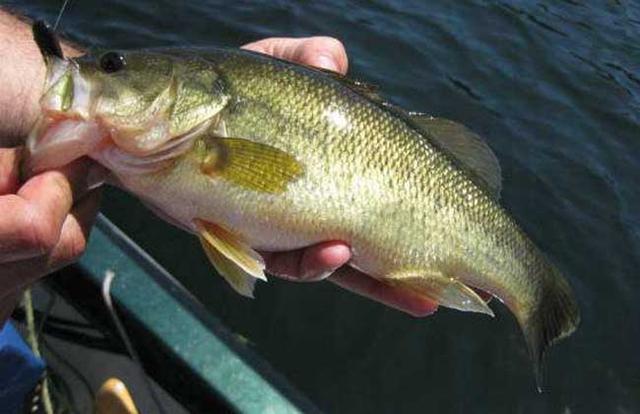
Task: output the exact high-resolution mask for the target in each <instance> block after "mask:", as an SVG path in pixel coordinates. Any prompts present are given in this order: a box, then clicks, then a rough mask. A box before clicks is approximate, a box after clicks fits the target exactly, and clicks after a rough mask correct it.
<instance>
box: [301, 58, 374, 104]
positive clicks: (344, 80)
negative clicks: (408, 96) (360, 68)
mask: <svg viewBox="0 0 640 414" xmlns="http://www.w3.org/2000/svg"><path fill="white" fill-rule="evenodd" d="M309 67H310V68H312V69H315V70H318V71H320V72H322V73H325V74H327V75H329V76H331V77H332V78H333V79H335V80H336V81H338V82H340V83H341V84H342V85H343V86H346V87H347V88H349V89H351V90H352V91H354V92H357V93H359V94H361V95H364V96H366V97H367V98H369V99H371V100H373V101H376V102H378V103H381V104H384V100H383V99H382V97H381V96H380V95H379V94H378V87H377V86H376V85H372V84H370V83H367V82H363V81H361V80H357V79H353V78H350V77H348V76H345V75H343V74H342V73H339V72H335V71H332V70H329V69H323V68H317V67H315V66H309Z"/></svg>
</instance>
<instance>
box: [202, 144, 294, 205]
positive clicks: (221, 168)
mask: <svg viewBox="0 0 640 414" xmlns="http://www.w3.org/2000/svg"><path fill="white" fill-rule="evenodd" d="M204 145H205V146H206V148H204V149H203V152H202V153H203V155H202V160H201V164H200V170H201V171H202V172H203V173H204V174H207V175H209V176H211V177H212V178H221V179H223V180H226V181H229V182H231V183H233V184H236V185H239V186H242V187H245V188H248V189H251V190H255V191H260V192H265V193H274V194H278V193H282V192H284V191H285V190H286V188H287V186H288V185H289V184H290V183H291V182H293V181H295V180H296V179H297V178H298V177H300V176H301V175H302V173H303V171H304V169H303V167H302V165H301V164H300V163H299V162H298V161H297V160H296V159H295V158H294V157H293V156H292V155H291V154H288V153H286V152H284V151H282V150H280V149H278V148H275V147H272V146H270V145H266V144H261V143H258V142H253V141H250V140H247V139H242V138H220V137H212V138H210V139H207V140H206V141H205V143H204Z"/></svg>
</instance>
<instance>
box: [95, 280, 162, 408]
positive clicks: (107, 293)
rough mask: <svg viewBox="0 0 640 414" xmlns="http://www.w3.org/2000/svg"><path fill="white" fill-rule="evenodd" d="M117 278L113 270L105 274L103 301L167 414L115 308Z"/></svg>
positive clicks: (152, 391)
mask: <svg viewBox="0 0 640 414" xmlns="http://www.w3.org/2000/svg"><path fill="white" fill-rule="evenodd" d="M115 277H116V274H115V272H113V271H112V270H107V271H106V272H105V275H104V280H103V281H102V299H103V300H104V303H105V305H106V306H107V309H108V310H109V314H110V315H111V319H112V320H113V323H114V324H115V325H116V329H117V331H118V334H119V335H120V338H121V339H122V342H124V346H125V348H126V349H127V352H128V353H129V356H130V357H131V359H132V360H133V362H134V363H135V365H136V366H137V367H138V370H139V371H140V375H141V376H142V379H143V381H144V383H145V385H146V387H147V391H148V393H149V394H150V395H151V398H152V399H153V402H154V403H155V405H156V407H157V408H158V412H160V413H162V414H166V412H165V411H164V409H163V408H162V404H161V403H160V398H159V397H158V395H157V394H156V392H155V390H154V388H153V386H152V384H151V380H150V379H149V377H148V376H147V374H146V372H145V371H144V367H143V366H142V361H141V360H140V356H139V355H138V353H137V352H136V350H135V348H134V346H133V344H132V343H131V339H129V335H127V331H126V330H125V328H124V325H123V324H122V321H121V320H120V317H119V316H118V313H117V311H116V309H115V307H114V306H113V301H112V300H111V284H112V282H113V279H114V278H115Z"/></svg>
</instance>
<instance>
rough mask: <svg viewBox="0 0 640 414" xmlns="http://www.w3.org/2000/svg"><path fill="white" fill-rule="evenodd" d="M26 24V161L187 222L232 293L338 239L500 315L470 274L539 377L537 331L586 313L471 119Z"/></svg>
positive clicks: (284, 70) (227, 62)
mask: <svg viewBox="0 0 640 414" xmlns="http://www.w3.org/2000/svg"><path fill="white" fill-rule="evenodd" d="M33 32H34V39H35V41H36V43H37V44H38V46H39V48H40V50H41V53H42V55H43V58H44V60H45V63H46V66H47V75H46V81H45V85H44V89H43V90H44V92H43V95H42V98H41V100H40V105H41V113H40V116H39V118H38V121H37V122H36V124H35V125H34V127H33V129H32V131H31V133H30V134H29V136H28V138H27V141H26V153H27V156H26V158H25V161H24V165H23V169H24V171H26V174H33V173H37V172H38V171H44V170H46V169H50V168H56V167H58V166H61V165H65V164H67V163H69V162H71V161H73V160H74V159H76V158H79V157H82V156H89V157H91V158H92V159H94V160H96V161H97V162H98V163H100V164H102V165H103V166H105V167H106V168H107V169H109V170H110V172H111V174H112V175H113V177H114V180H115V182H116V183H117V185H118V186H119V187H122V188H124V189H125V190H127V191H129V192H130V193H132V194H134V195H135V196H137V197H138V198H139V199H141V200H142V201H143V202H144V203H145V204H147V205H148V206H150V207H151V208H152V209H153V210H154V211H156V212H158V214H159V215H160V216H161V217H163V218H165V219H167V220H168V221H170V222H171V223H173V224H176V225H177V226H179V227H181V228H182V229H184V230H186V231H188V232H190V233H193V234H194V235H196V236H197V237H198V238H199V240H200V242H201V245H202V247H203V249H204V252H205V254H206V256H207V257H208V258H209V260H210V261H211V263H212V264H213V266H214V267H215V269H216V270H217V272H218V273H219V274H220V275H221V276H222V277H224V278H225V279H226V280H227V282H228V283H229V285H230V286H231V287H232V288H233V289H234V290H236V291H237V292H238V293H240V294H242V295H244V296H248V297H253V292H254V288H255V285H256V281H257V280H263V281H266V280H267V279H266V274H265V263H264V260H263V258H262V257H261V255H260V254H259V253H258V252H259V251H270V252H273V251H288V250H292V249H298V248H303V247H306V246H310V245H314V244H316V243H319V242H323V241H329V240H342V241H344V242H346V243H348V244H349V246H350V247H351V250H352V257H351V259H350V261H349V262H348V264H347V265H348V267H350V268H352V269H357V270H359V271H362V272H364V273H366V274H367V275H369V276H371V277H373V278H375V279H377V280H379V281H381V282H383V283H386V284H388V285H391V286H398V287H401V288H405V289H409V290H411V291H412V292H414V293H416V294H419V295H422V296H423V297H425V298H428V299H430V300H432V301H434V302H436V303H438V304H439V305H440V306H445V307H448V308H453V309H457V310H460V311H467V312H478V313H483V314H488V315H491V316H493V311H492V309H491V307H490V306H489V305H488V302H487V301H486V300H485V299H483V298H482V297H481V295H480V294H479V293H478V291H482V292H488V293H489V294H490V295H491V296H493V297H496V298H498V299H499V300H500V301H501V302H502V303H504V304H505V305H506V306H507V307H508V308H509V310H510V311H511V312H512V313H513V315H514V316H515V318H516V320H517V322H518V323H519V325H520V328H521V330H522V332H523V334H524V338H525V342H526V345H527V347H528V350H529V353H530V356H531V359H532V361H533V364H534V374H535V377H536V381H537V382H538V385H539V386H540V382H541V363H542V359H543V356H544V354H545V352H546V350H547V348H548V347H549V346H550V345H552V344H553V343H555V342H556V341H558V340H559V339H562V338H564V337H567V336H569V335H570V334H571V333H573V332H574V331H575V329H576V327H577V326H578V324H579V320H580V312H579V308H578V305H577V302H576V300H575V297H574V295H573V293H572V290H571V287H570V286H569V284H568V282H567V281H566V279H565V278H564V277H563V275H562V274H561V272H560V271H559V270H558V268H557V267H556V266H555V265H554V264H552V262H551V261H550V260H549V259H548V258H547V257H546V255H545V254H544V253H543V252H542V251H541V250H540V249H539V248H538V247H536V245H535V244H534V243H533V242H532V241H531V239H530V238H529V237H528V236H527V234H526V233H525V232H524V230H523V229H522V228H521V227H520V226H519V225H518V224H517V222H516V221H515V220H514V218H513V217H512V215H511V214H509V212H508V211H507V210H506V209H505V208H504V207H503V206H502V205H501V202H500V191H501V185H502V184H501V181H502V178H501V171H500V166H499V162H498V159H497V157H496V156H495V155H494V153H493V151H492V150H491V149H490V147H489V146H488V145H487V144H486V142H485V141H484V140H483V139H482V138H480V137H479V136H478V135H477V134H475V133H474V132H472V131H471V130H469V129H468V128H467V127H465V126H463V125H461V124H459V123H457V122H454V121H451V120H448V119H443V118H437V117H432V116H429V115H425V114H421V113H414V112H409V111H406V110H404V109H401V108H399V107H397V106H395V105H393V104H390V103H388V102H386V101H385V100H384V99H383V98H382V97H381V95H380V94H379V92H378V91H377V89H376V88H374V87H372V86H370V85H368V84H365V83H362V82H358V81H353V80H351V79H349V78H348V77H345V76H342V75H340V74H338V73H334V72H331V71H326V70H319V69H317V68H312V67H308V66H304V65H299V64H295V63H291V62H288V61H283V60H280V59H277V58H273V57H270V56H266V55H263V54H259V53H255V52H250V51H245V50H240V49H231V48H228V49H227V48H164V49H163V48H159V49H143V50H104V51H98V52H95V53H90V54H87V55H85V56H83V57H79V58H66V57H64V56H63V55H62V49H61V48H60V47H59V45H58V40H57V38H55V34H54V33H53V32H52V31H51V30H50V29H49V28H48V26H46V24H42V23H36V24H34V26H33ZM340 271H341V270H338V272H340Z"/></svg>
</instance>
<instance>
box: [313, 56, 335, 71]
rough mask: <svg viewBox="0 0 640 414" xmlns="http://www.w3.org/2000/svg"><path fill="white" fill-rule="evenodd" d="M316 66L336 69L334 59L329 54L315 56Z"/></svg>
mask: <svg viewBox="0 0 640 414" xmlns="http://www.w3.org/2000/svg"><path fill="white" fill-rule="evenodd" d="M316 66H318V67H321V68H323V69H327V70H332V71H334V72H337V71H338V66H337V65H336V60H335V59H334V58H333V57H332V56H330V55H319V56H318V57H317V58H316Z"/></svg>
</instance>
